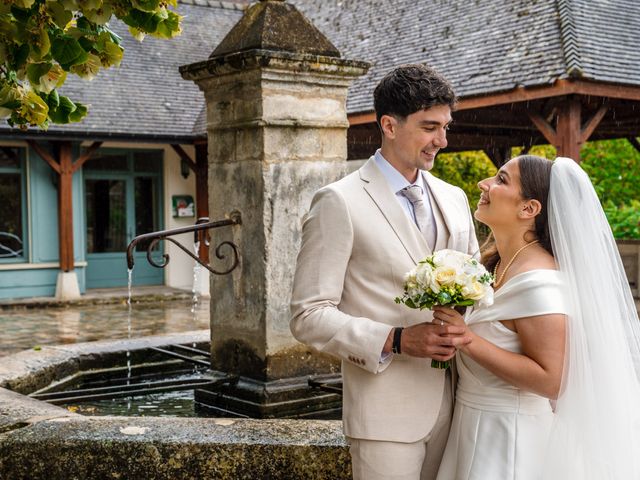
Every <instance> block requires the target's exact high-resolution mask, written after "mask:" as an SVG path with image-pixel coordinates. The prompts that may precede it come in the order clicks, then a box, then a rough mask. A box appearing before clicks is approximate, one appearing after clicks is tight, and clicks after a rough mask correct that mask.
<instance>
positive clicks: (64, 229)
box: [58, 142, 74, 272]
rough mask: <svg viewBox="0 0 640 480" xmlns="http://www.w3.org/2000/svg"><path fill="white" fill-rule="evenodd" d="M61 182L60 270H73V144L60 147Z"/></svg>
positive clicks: (59, 221)
mask: <svg viewBox="0 0 640 480" xmlns="http://www.w3.org/2000/svg"><path fill="white" fill-rule="evenodd" d="M58 152H59V153H58V159H59V160H58V161H59V165H60V177H59V178H60V182H59V185H58V238H59V243H60V270H62V271H63V272H70V271H72V270H73V268H74V265H73V263H74V262H73V190H72V189H73V184H72V181H73V158H72V155H71V143H70V142H60V143H59V145H58Z"/></svg>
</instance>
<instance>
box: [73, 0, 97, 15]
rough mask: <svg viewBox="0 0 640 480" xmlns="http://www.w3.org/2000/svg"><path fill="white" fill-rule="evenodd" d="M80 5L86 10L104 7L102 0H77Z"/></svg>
mask: <svg viewBox="0 0 640 480" xmlns="http://www.w3.org/2000/svg"><path fill="white" fill-rule="evenodd" d="M77 1H78V6H79V7H80V9H81V10H82V11H83V13H84V11H85V10H98V9H99V8H101V7H102V0H77Z"/></svg>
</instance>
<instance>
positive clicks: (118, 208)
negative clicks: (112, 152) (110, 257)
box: [85, 180, 127, 253]
mask: <svg viewBox="0 0 640 480" xmlns="http://www.w3.org/2000/svg"><path fill="white" fill-rule="evenodd" d="M85 185H86V188H85V192H86V200H87V202H86V203H87V252H88V253H103V252H124V251H125V250H126V248H127V208H126V188H125V182H124V181H123V180H86V183H85Z"/></svg>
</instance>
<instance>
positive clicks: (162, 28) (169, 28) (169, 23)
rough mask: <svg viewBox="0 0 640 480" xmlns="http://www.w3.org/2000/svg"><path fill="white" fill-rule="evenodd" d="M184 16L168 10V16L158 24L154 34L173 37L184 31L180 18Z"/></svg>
mask: <svg viewBox="0 0 640 480" xmlns="http://www.w3.org/2000/svg"><path fill="white" fill-rule="evenodd" d="M181 19H182V17H181V16H180V15H178V14H177V13H175V12H171V11H167V18H166V19H165V20H163V21H161V22H160V23H159V24H158V28H157V30H156V31H155V33H154V36H157V37H161V38H173V37H175V36H177V35H180V33H182V28H181V27H180V20H181Z"/></svg>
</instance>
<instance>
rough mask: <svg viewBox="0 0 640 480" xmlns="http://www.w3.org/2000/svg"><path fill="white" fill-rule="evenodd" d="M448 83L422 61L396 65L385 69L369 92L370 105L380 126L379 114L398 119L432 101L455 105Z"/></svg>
mask: <svg viewBox="0 0 640 480" xmlns="http://www.w3.org/2000/svg"><path fill="white" fill-rule="evenodd" d="M456 101H457V98H456V94H455V93H454V91H453V88H452V87H451V84H450V83H449V82H448V81H447V79H446V78H444V77H443V76H442V75H440V74H439V73H438V72H437V71H436V70H434V69H433V68H431V67H427V66H426V65H421V64H409V65H400V66H399V67H396V68H394V69H393V70H392V71H390V72H389V73H387V74H386V75H385V76H384V78H383V79H382V80H380V83H378V86H377V87H376V89H375V90H374V92H373V107H374V109H375V111H376V121H377V122H378V126H380V118H382V116H383V115H392V116H394V117H396V118H397V119H399V120H404V119H405V118H407V116H409V115H411V114H412V113H415V112H418V111H420V110H425V109H427V108H431V107H434V106H436V105H448V106H449V107H450V108H451V109H452V110H453V108H454V107H455V105H456Z"/></svg>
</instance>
